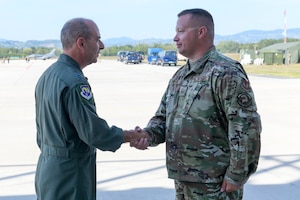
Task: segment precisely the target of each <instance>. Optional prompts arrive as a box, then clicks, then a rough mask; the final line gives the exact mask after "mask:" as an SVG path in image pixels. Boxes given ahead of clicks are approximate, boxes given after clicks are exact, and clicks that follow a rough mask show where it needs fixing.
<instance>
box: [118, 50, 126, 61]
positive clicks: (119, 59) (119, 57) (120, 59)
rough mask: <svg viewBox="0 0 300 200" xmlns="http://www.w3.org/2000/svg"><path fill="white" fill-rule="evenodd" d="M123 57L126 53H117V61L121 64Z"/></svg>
mask: <svg viewBox="0 0 300 200" xmlns="http://www.w3.org/2000/svg"><path fill="white" fill-rule="evenodd" d="M125 55H126V51H118V53H117V57H118V58H117V59H118V61H120V62H123V61H124V58H125Z"/></svg>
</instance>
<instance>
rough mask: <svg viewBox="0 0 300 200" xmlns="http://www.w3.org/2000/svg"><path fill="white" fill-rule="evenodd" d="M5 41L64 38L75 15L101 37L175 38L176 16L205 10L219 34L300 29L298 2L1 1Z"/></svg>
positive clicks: (1, 36)
mask: <svg viewBox="0 0 300 200" xmlns="http://www.w3.org/2000/svg"><path fill="white" fill-rule="evenodd" d="M0 2H1V4H0V6H1V11H0V25H1V29H0V39H7V40H19V41H26V40H46V39H59V37H60V30H61V28H62V26H63V24H64V23H65V22H66V21H67V20H69V19H71V18H74V17H85V18H90V19H93V20H94V21H95V22H96V23H97V25H98V26H99V29H100V33H101V36H102V39H108V38H115V37H130V38H133V39H146V38H162V39H172V38H173V37H174V34H175V25H176V20H177V14H178V13H179V12H180V11H182V10H184V9H188V8H204V9H206V10H208V11H209V12H210V13H211V14H212V15H213V18H214V21H215V32H216V34H218V35H231V34H236V33H240V32H243V31H247V30H275V29H283V28H284V21H285V20H284V14H283V13H284V10H286V26H287V28H288V29H289V28H300V20H299V17H300V15H299V9H300V1H299V0H284V1H283V0H282V1H277V0H276V1H274V0H227V1H224V0H205V1H202V0H84V1H83V0H41V1H39V0H0Z"/></svg>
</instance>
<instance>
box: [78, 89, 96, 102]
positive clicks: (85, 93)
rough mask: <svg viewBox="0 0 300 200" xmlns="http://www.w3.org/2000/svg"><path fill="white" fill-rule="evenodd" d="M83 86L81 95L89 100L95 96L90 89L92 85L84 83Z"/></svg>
mask: <svg viewBox="0 0 300 200" xmlns="http://www.w3.org/2000/svg"><path fill="white" fill-rule="evenodd" d="M80 88H81V92H80V94H81V96H82V97H83V98H85V99H87V100H90V99H91V98H92V97H93V94H92V92H91V90H90V87H89V86H88V85H82V86H80Z"/></svg>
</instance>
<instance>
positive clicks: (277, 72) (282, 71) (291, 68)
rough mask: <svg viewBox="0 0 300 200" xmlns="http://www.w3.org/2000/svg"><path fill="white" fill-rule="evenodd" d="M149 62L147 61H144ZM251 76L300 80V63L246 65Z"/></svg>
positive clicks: (236, 56)
mask: <svg viewBox="0 0 300 200" xmlns="http://www.w3.org/2000/svg"><path fill="white" fill-rule="evenodd" d="M227 56H229V57H231V58H232V59H235V60H238V59H239V54H227ZM101 59H107V60H117V57H116V56H105V57H102V58H101ZM143 62H147V60H143ZM183 64H185V61H179V62H178V66H181V65H183ZM244 68H245V70H246V72H247V73H248V74H249V75H262V76H275V77H286V78H300V63H299V64H291V65H244Z"/></svg>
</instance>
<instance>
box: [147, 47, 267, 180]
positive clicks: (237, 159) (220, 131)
mask: <svg viewBox="0 0 300 200" xmlns="http://www.w3.org/2000/svg"><path fill="white" fill-rule="evenodd" d="M145 130H146V131H147V132H148V133H149V134H150V135H151V137H152V143H151V146H155V145H158V144H159V143H163V142H166V157H167V158H166V164H167V169H168V176H169V178H172V179H175V180H178V181H184V182H195V183H200V184H215V183H218V184H221V183H222V181H223V179H224V178H226V180H227V181H229V182H231V183H234V184H244V183H245V182H246V181H247V179H248V178H249V176H250V175H251V174H252V173H254V172H255V171H256V168H257V164H258V159H259V153H260V132H261V121H260V116H259V114H258V113H257V108H256V103H255V100H254V94H253V91H252V89H251V86H250V83H249V80H248V77H247V75H246V72H245V71H244V69H243V67H242V66H241V64H240V63H239V62H237V61H234V60H232V59H230V58H228V57H225V56H223V55H222V54H220V53H219V52H217V51H216V49H215V47H212V48H211V49H210V50H209V51H208V52H207V53H206V55H205V56H203V57H202V58H201V59H199V60H197V61H196V62H194V63H190V62H189V61H188V62H187V63H186V64H185V65H184V66H183V67H181V68H180V69H179V70H178V71H177V72H176V73H175V74H174V76H173V77H172V79H171V80H170V81H169V85H168V88H167V90H166V92H165V93H164V95H163V97H162V100H161V104H160V106H159V108H158V110H157V112H156V114H155V116H154V117H153V118H152V119H151V120H150V121H149V123H148V126H147V127H146V128H145Z"/></svg>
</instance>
